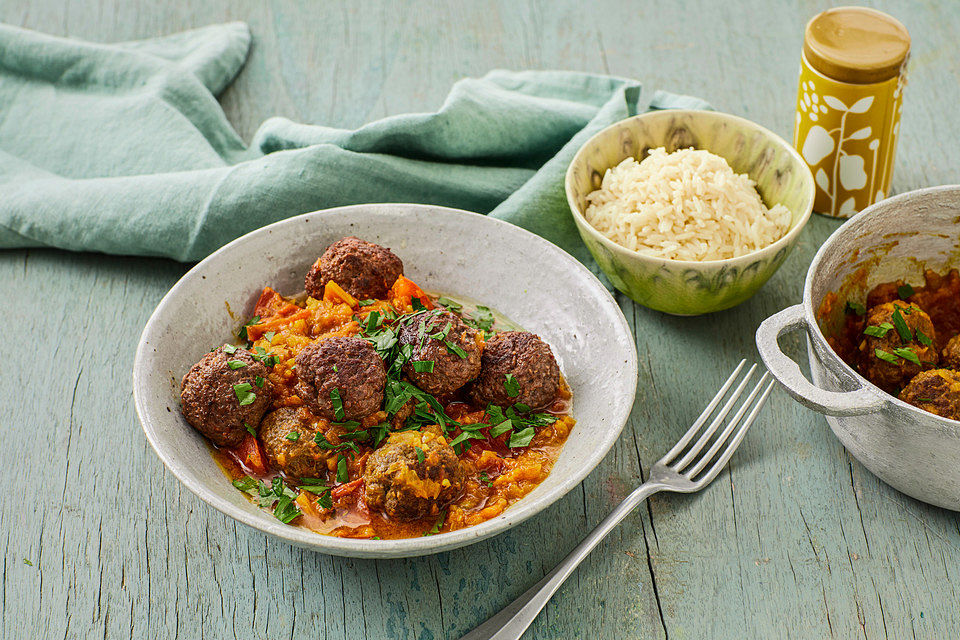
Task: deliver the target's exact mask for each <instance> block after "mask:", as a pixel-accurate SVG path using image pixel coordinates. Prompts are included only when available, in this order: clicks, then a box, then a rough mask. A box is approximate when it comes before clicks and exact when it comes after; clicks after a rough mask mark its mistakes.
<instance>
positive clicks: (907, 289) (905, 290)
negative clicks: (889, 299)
mask: <svg viewBox="0 0 960 640" xmlns="http://www.w3.org/2000/svg"><path fill="white" fill-rule="evenodd" d="M913 293H914V291H913V287H911V286H910V285H908V284H903V285H900V286H899V287H897V295H898V296H900V299H901V300H906V299H907V298H909V297H910V296H912V295H913Z"/></svg>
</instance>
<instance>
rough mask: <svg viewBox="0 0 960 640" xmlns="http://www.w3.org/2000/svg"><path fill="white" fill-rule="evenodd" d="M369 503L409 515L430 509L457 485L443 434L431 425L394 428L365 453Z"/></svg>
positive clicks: (455, 461)
mask: <svg viewBox="0 0 960 640" xmlns="http://www.w3.org/2000/svg"><path fill="white" fill-rule="evenodd" d="M363 479H364V491H365V494H364V495H365V501H366V504H367V507H368V508H369V509H373V510H375V511H382V512H383V513H384V514H386V515H387V516H389V517H391V518H396V519H398V520H413V519H416V518H424V517H426V516H431V515H436V514H438V513H439V512H440V509H442V508H443V507H444V506H446V505H447V504H448V503H450V502H451V501H453V500H455V499H456V498H457V497H458V496H459V495H460V493H461V492H462V491H463V470H462V469H461V467H460V460H459V458H457V454H456V452H454V450H453V448H451V447H450V445H448V444H447V441H446V439H445V438H444V437H443V436H442V435H440V434H437V433H434V432H432V431H399V432H395V433H392V434H391V435H390V436H389V437H388V438H387V440H386V442H384V444H383V445H382V446H381V447H380V448H379V449H377V450H376V451H374V452H373V453H371V454H370V457H369V458H367V462H366V466H365V468H364V472H363Z"/></svg>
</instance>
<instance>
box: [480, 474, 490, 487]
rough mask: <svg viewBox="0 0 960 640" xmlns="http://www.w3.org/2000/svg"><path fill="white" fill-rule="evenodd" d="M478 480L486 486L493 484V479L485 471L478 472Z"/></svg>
mask: <svg viewBox="0 0 960 640" xmlns="http://www.w3.org/2000/svg"><path fill="white" fill-rule="evenodd" d="M480 482H482V483H483V484H485V485H487V486H488V487H492V486H493V480H491V479H490V476H488V475H487V472H486V471H481V472H480Z"/></svg>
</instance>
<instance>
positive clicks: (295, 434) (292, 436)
mask: <svg viewBox="0 0 960 640" xmlns="http://www.w3.org/2000/svg"><path fill="white" fill-rule="evenodd" d="M284 437H285V438H286V439H287V440H290V441H292V442H296V441H297V440H299V439H300V432H299V431H291V432H290V433H288V434H287V435H286V436H284Z"/></svg>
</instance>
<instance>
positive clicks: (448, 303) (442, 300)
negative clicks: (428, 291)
mask: <svg viewBox="0 0 960 640" xmlns="http://www.w3.org/2000/svg"><path fill="white" fill-rule="evenodd" d="M437 304H440V305H443V306H444V307H446V308H447V309H450V311H454V312H457V311H460V310H461V309H463V305H462V304H460V303H459V302H457V301H456V300H451V299H450V298H447V297H446V296H440V297H439V298H437Z"/></svg>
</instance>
